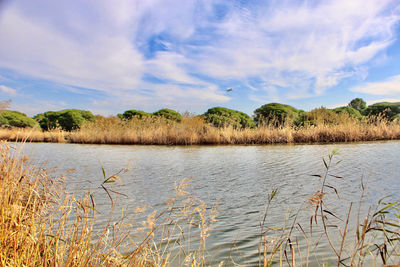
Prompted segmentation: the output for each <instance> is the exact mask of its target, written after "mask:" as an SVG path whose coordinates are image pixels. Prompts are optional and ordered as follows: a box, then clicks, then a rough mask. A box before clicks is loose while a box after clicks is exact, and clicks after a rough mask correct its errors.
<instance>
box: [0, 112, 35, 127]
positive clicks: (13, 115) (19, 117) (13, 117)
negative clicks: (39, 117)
mask: <svg viewBox="0 0 400 267" xmlns="http://www.w3.org/2000/svg"><path fill="white" fill-rule="evenodd" d="M37 124H38V123H37V122H36V121H35V120H34V119H32V118H29V117H28V116H26V114H24V113H21V112H18V111H11V110H4V111H2V112H1V113H0V126H3V125H4V126H7V125H9V126H13V127H21V128H25V127H35V126H36V125H37Z"/></svg>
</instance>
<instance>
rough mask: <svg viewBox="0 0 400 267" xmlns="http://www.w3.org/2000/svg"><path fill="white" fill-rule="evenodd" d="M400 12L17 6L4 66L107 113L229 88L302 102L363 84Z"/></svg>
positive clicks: (309, 7)
mask: <svg viewBox="0 0 400 267" xmlns="http://www.w3.org/2000/svg"><path fill="white" fill-rule="evenodd" d="M399 6H400V5H399V3H398V2H397V1H395V0H385V1H379V0H353V1H348V0H336V1H320V2H315V1H260V2H257V1H251V2H243V1H225V0H218V1H213V2H208V1H202V2H199V1H185V0H180V1H162V0H151V1H150V0H148V1H139V0H137V1H134V0H132V1H130V0H121V1H118V4H116V3H111V2H109V1H106V0H99V1H77V2H75V1H74V2H71V1H57V2H55V1H51V0H38V1H35V2H34V3H33V2H32V3H31V2H28V1H24V0H19V1H15V2H10V3H9V5H8V7H7V8H6V9H5V10H3V13H2V17H1V18H0V36H1V38H2V40H5V41H3V42H1V43H0V67H1V68H6V69H10V70H13V71H16V72H18V73H20V74H24V75H28V76H30V77H34V78H40V79H45V80H49V81H52V82H55V83H59V84H63V85H65V86H73V87H77V88H79V87H80V88H90V89H94V90H99V91H102V92H103V93H106V94H108V95H109V97H111V98H112V99H113V100H114V101H111V102H110V105H112V103H113V102H114V103H119V102H118V101H120V100H126V99H129V100H130V103H132V104H131V105H133V103H138V105H140V106H155V104H154V103H158V105H159V106H160V105H171V106H176V107H179V108H180V109H184V108H186V106H188V104H187V103H190V104H191V105H196V106H202V107H203V106H209V105H210V104H213V103H224V102H227V101H230V100H231V99H232V97H228V96H226V95H225V93H224V90H223V89H224V88H222V87H223V86H222V84H224V83H225V82H226V81H229V82H230V83H234V84H239V85H241V86H242V88H248V90H249V92H248V95H241V97H243V98H246V100H250V101H257V99H263V101H264V100H265V101H266V100H267V99H281V100H290V99H297V98H300V97H310V96H314V95H320V94H323V93H324V92H325V91H326V90H327V89H329V88H331V87H333V86H335V85H338V84H339V83H340V81H342V80H343V79H346V78H349V77H353V76H359V77H361V78H365V76H366V73H367V72H368V65H367V64H368V63H369V62H371V60H373V59H374V58H375V57H376V56H377V55H382V54H384V53H385V51H386V49H387V48H388V47H389V46H390V45H391V44H392V43H393V42H394V40H395V39H396V36H395V32H394V27H395V25H396V24H397V23H398V22H399V20H400V16H399V15H400V12H399V11H400V10H399ZM43 7H46V8H43ZM149 77H150V78H149ZM249 80H258V81H259V82H255V83H249V82H248V81H249ZM246 85H249V86H248V87H247V86H246ZM391 88H392V87H391ZM390 90H392V91H390V92H398V91H396V89H394V88H392V89H390ZM255 91H257V94H255V93H254V92H255ZM372 91H374V90H372ZM185 101H188V102H187V103H185V104H184V102H185ZM114 105H116V104H114ZM118 106H119V104H118ZM189 108H190V107H189Z"/></svg>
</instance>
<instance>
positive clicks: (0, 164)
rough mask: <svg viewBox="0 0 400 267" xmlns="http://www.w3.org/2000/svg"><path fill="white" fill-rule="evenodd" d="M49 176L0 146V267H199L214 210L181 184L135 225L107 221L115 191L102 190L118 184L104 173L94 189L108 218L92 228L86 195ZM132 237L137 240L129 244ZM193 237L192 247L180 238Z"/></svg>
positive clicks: (91, 204) (93, 209) (94, 210)
mask: <svg viewBox="0 0 400 267" xmlns="http://www.w3.org/2000/svg"><path fill="white" fill-rule="evenodd" d="M53 175H54V174H52V173H50V172H48V171H46V170H44V169H42V168H38V167H37V166H35V164H34V163H32V162H31V161H30V160H29V158H28V157H26V156H24V155H23V154H21V152H20V150H18V149H15V148H14V147H13V146H11V145H9V144H7V143H4V142H2V143H1V144H0V265H1V266H167V265H170V264H178V265H182V266H183V265H190V266H204V264H205V242H206V239H207V236H208V235H209V232H210V230H211V229H212V222H213V221H214V220H215V215H216V211H215V208H209V207H207V205H206V204H205V203H204V202H202V201H201V200H200V199H199V198H197V197H195V196H192V195H190V194H188V193H187V192H186V191H185V187H187V185H188V183H187V181H186V180H184V181H182V182H181V183H179V184H177V185H176V187H175V189H176V195H175V196H174V197H172V198H170V199H169V200H168V203H166V204H165V209H164V210H162V211H159V212H156V211H154V212H152V213H149V215H148V216H147V219H146V220H145V221H143V222H142V223H141V224H140V225H139V224H136V223H135V224H132V223H131V222H126V221H124V219H123V216H122V217H118V218H114V216H113V214H114V211H115V201H114V197H115V194H118V192H115V191H114V190H112V189H111V188H110V187H109V184H111V183H114V182H117V180H118V179H119V178H118V176H116V175H111V176H108V177H107V176H106V175H105V172H104V180H103V182H102V183H101V184H100V188H101V189H102V190H104V194H106V195H107V196H109V199H110V208H109V210H110V213H109V214H108V219H107V222H106V223H102V226H101V227H100V228H99V227H96V225H97V221H96V218H97V217H98V211H97V207H96V204H95V203H96V201H95V199H94V197H93V194H92V193H91V192H87V193H86V194H84V195H83V196H82V197H80V198H78V197H76V196H74V195H69V194H66V193H65V192H64V180H63V177H53ZM144 210H145V207H138V208H137V209H136V211H135V212H136V213H138V212H143V211H144ZM139 232H141V233H142V234H141V236H142V237H143V238H142V239H139V240H138V239H137V238H136V239H133V238H132V236H133V235H136V236H137V235H138V233H139ZM193 233H196V234H198V237H197V240H199V242H198V243H197V244H190V242H187V241H186V239H184V237H185V238H189V237H191V235H193ZM192 238H193V236H192Z"/></svg>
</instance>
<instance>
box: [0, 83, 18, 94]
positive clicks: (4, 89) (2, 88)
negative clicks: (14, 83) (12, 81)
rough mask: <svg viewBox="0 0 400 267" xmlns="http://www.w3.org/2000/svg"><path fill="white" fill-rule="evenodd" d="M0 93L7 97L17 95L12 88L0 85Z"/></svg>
mask: <svg viewBox="0 0 400 267" xmlns="http://www.w3.org/2000/svg"><path fill="white" fill-rule="evenodd" d="M0 91H1V92H3V93H4V94H6V95H9V96H15V95H17V90H15V89H14V88H11V87H8V86H5V85H0Z"/></svg>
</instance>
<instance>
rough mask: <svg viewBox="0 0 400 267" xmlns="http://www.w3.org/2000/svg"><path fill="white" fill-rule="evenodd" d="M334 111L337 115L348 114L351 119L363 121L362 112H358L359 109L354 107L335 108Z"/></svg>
mask: <svg viewBox="0 0 400 267" xmlns="http://www.w3.org/2000/svg"><path fill="white" fill-rule="evenodd" d="M333 111H334V112H336V113H342V112H346V113H347V114H348V115H350V116H351V117H354V118H357V119H361V118H362V115H361V113H360V111H358V110H357V109H355V108H352V107H339V108H334V109H333Z"/></svg>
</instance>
